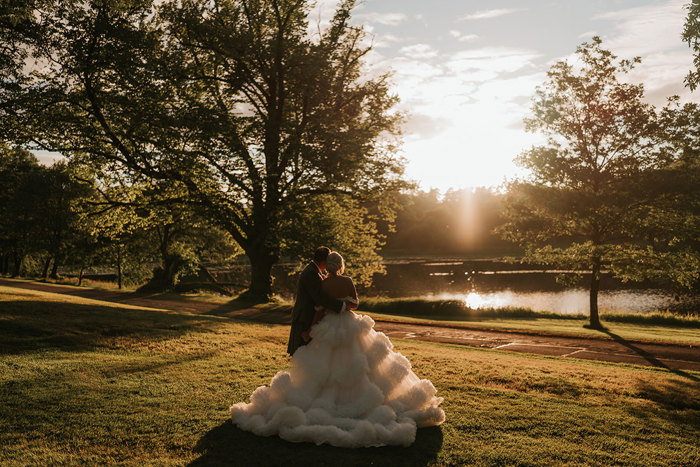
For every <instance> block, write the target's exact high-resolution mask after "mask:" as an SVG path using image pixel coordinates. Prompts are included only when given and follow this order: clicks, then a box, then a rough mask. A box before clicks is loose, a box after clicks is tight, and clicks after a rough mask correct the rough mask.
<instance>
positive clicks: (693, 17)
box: [681, 0, 700, 91]
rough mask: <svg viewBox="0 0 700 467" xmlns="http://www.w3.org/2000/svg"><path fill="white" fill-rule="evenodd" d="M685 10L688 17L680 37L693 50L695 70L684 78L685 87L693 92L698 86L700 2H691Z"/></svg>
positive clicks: (699, 82)
mask: <svg viewBox="0 0 700 467" xmlns="http://www.w3.org/2000/svg"><path fill="white" fill-rule="evenodd" d="M685 8H686V9H687V10H688V16H687V17H686V20H685V25H684V26H683V33H682V36H681V37H682V38H683V41H685V42H687V43H688V47H690V48H691V49H692V50H693V65H694V66H695V70H690V71H689V72H688V75H687V76H686V77H685V85H686V86H688V87H689V88H690V90H691V91H694V90H695V88H697V87H698V84H700V2H699V1H698V0H691V2H690V3H689V4H688V5H686V7H685Z"/></svg>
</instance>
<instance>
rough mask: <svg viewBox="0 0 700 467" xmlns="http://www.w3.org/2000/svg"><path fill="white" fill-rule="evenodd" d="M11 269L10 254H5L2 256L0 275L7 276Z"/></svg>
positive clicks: (0, 259)
mask: <svg viewBox="0 0 700 467" xmlns="http://www.w3.org/2000/svg"><path fill="white" fill-rule="evenodd" d="M9 269H10V254H9V253H5V254H4V255H2V258H0V274H2V275H5V274H7V273H8V272H9Z"/></svg>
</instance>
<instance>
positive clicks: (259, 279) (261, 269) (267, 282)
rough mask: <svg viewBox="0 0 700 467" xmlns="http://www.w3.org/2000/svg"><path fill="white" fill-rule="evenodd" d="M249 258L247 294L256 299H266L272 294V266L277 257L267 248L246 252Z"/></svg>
mask: <svg viewBox="0 0 700 467" xmlns="http://www.w3.org/2000/svg"><path fill="white" fill-rule="evenodd" d="M247 255H248V259H249V260H250V288H249V289H248V294H249V295H250V296H251V297H253V298H256V299H260V300H267V299H268V298H270V297H271V296H272V266H273V265H274V264H275V263H276V262H277V257H276V256H275V255H274V254H272V252H270V251H269V250H268V249H266V248H264V249H262V250H260V251H252V252H247Z"/></svg>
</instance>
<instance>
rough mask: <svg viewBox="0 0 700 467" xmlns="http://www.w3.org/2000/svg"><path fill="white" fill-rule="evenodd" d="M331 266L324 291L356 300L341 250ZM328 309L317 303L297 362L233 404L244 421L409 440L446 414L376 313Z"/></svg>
mask: <svg viewBox="0 0 700 467" xmlns="http://www.w3.org/2000/svg"><path fill="white" fill-rule="evenodd" d="M326 269H327V271H328V273H329V276H328V278H326V279H325V280H324V281H323V283H322V287H323V290H324V292H325V293H326V294H328V295H329V296H331V297H334V298H339V299H343V300H345V301H348V302H351V303H357V293H356V292H355V286H354V284H353V282H352V279H351V278H350V277H347V276H343V275H342V273H343V272H344V269H345V268H344V261H343V258H342V256H340V254H338V253H336V252H333V253H331V254H330V255H328V259H327V260H326ZM323 314H324V312H323V310H322V309H319V308H317V314H316V316H315V319H314V322H315V321H317V320H318V322H317V323H316V324H312V328H311V329H310V332H309V335H310V338H311V341H310V342H309V343H308V345H305V346H302V347H300V348H299V349H298V350H297V351H296V352H294V356H293V357H292V360H291V365H292V366H291V368H290V369H288V370H282V371H280V372H279V373H277V374H276V375H275V376H274V377H273V378H272V382H271V383H270V386H260V387H259V388H257V389H256V390H255V391H254V392H253V394H252V395H251V396H250V403H249V404H246V403H243V402H241V403H238V404H234V405H233V406H232V407H231V409H230V411H231V418H232V420H233V422H234V423H235V424H236V425H238V427H239V428H241V429H243V430H247V431H252V432H253V433H255V434H257V435H261V436H270V435H279V436H280V437H281V438H283V439H285V440H287V441H294V442H301V441H307V442H312V443H316V444H324V443H326V444H330V445H333V446H339V447H350V448H354V447H363V446H384V445H401V446H409V445H410V444H412V443H413V441H414V440H415V437H416V428H417V427H424V426H434V425H440V424H441V423H442V422H443V421H444V420H445V413H444V412H443V410H442V409H441V408H440V407H439V404H440V403H441V402H442V400H443V398H442V397H436V395H435V394H436V390H435V387H434V386H433V384H432V383H431V382H430V381H429V380H427V379H419V378H418V377H417V376H416V374H415V373H414V372H413V371H412V370H411V363H410V362H409V361H408V360H407V359H406V357H404V356H403V355H401V354H400V353H398V352H395V351H393V345H392V343H391V342H390V341H389V338H388V337H387V336H386V335H384V334H383V333H381V332H377V331H375V330H374V329H373V327H374V321H373V320H372V318H370V317H369V316H364V315H359V314H355V313H353V312H352V311H343V312H341V313H328V314H325V316H323ZM307 337H308V336H307Z"/></svg>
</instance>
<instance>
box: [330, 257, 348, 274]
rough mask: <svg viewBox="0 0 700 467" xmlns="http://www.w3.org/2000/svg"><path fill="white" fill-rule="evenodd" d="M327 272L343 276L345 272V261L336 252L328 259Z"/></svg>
mask: <svg viewBox="0 0 700 467" xmlns="http://www.w3.org/2000/svg"><path fill="white" fill-rule="evenodd" d="M326 270H327V271H328V272H332V273H335V274H342V273H343V272H344V271H345V260H343V257H342V256H340V253H338V252H337V251H334V252H332V253H330V254H329V255H328V258H326Z"/></svg>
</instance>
